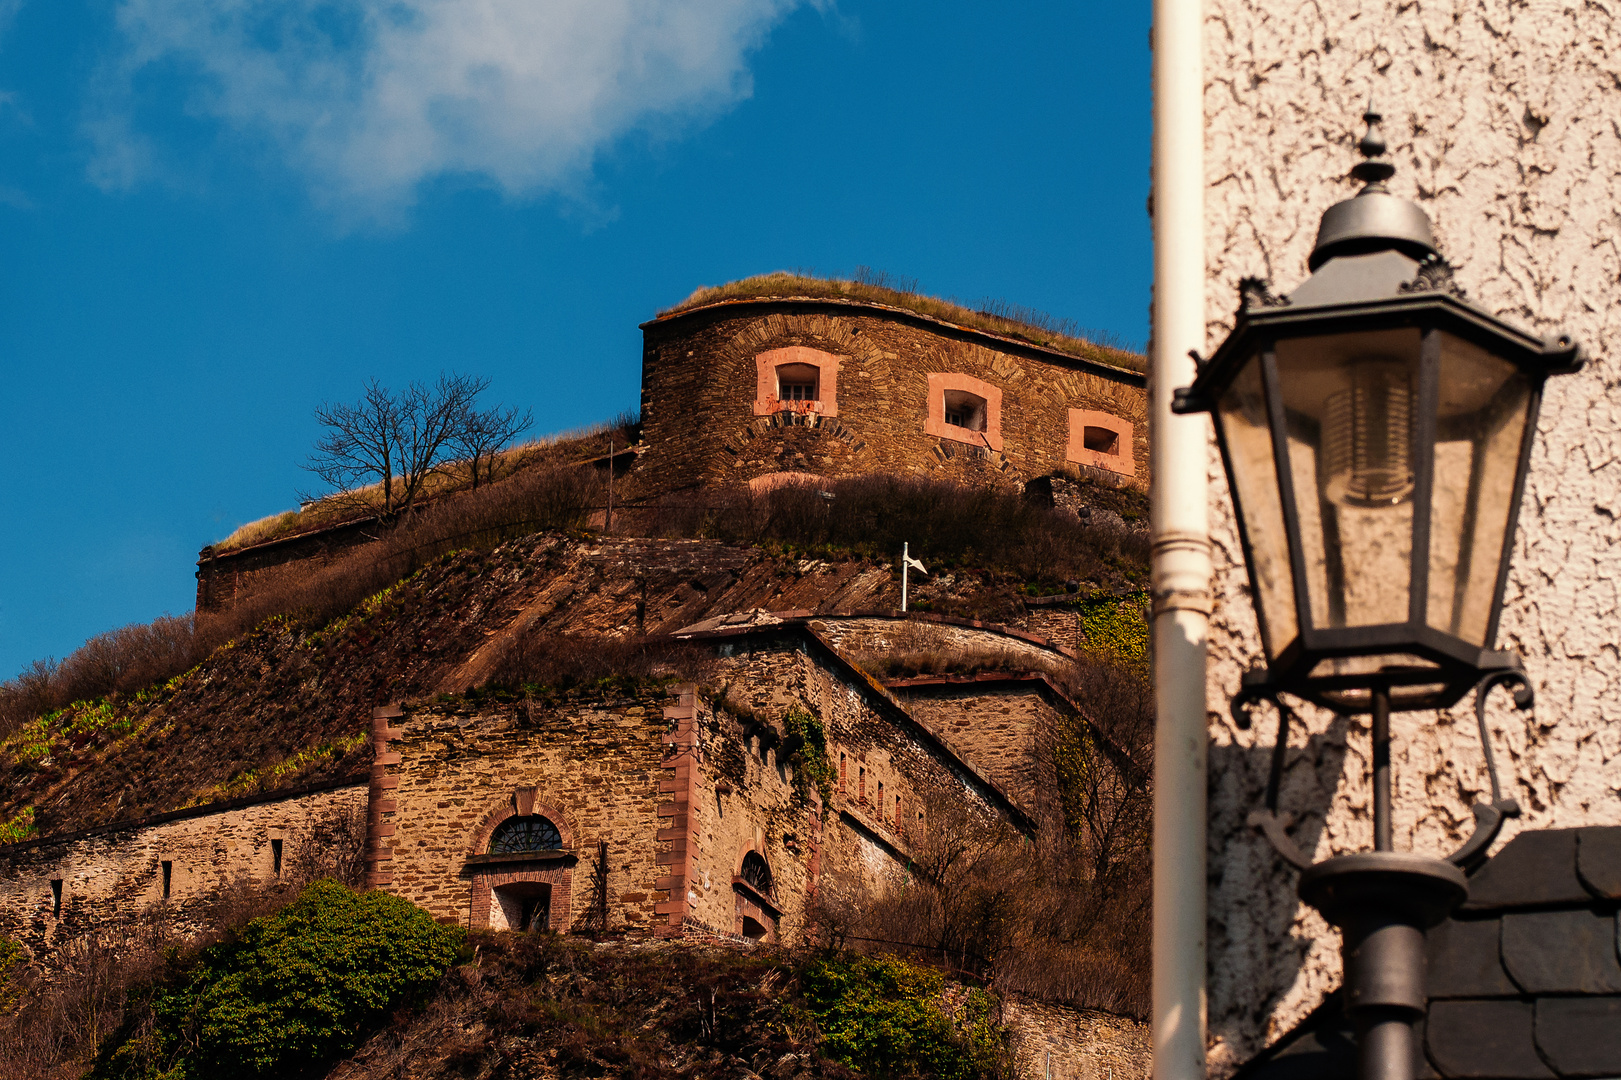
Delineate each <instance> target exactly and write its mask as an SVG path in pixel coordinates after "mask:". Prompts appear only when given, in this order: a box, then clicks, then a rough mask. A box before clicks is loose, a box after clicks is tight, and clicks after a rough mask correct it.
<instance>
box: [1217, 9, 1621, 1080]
mask: <svg viewBox="0 0 1621 1080" xmlns="http://www.w3.org/2000/svg"><path fill="white" fill-rule="evenodd" d="M1205 10H1206V21H1205V60H1206V69H1205V70H1206V94H1205V111H1206V175H1207V177H1208V189H1207V195H1206V198H1207V202H1206V229H1207V241H1208V245H1209V246H1208V252H1209V256H1208V257H1209V277H1208V281H1209V291H1208V307H1207V310H1208V316H1209V327H1210V342H1209V344H1210V347H1211V348H1213V347H1214V346H1215V344H1216V343H1218V342H1219V341H1220V339H1221V337H1222V336H1223V335H1224V334H1225V333H1226V331H1227V329H1228V328H1229V327H1230V325H1231V315H1232V312H1233V309H1234V307H1235V303H1236V299H1237V292H1236V288H1237V283H1238V280H1239V278H1240V277H1242V276H1244V275H1246V274H1258V275H1264V276H1270V277H1271V278H1272V279H1273V282H1274V284H1275V285H1276V286H1277V287H1279V288H1280V289H1282V290H1288V289H1291V288H1293V287H1294V286H1295V285H1296V284H1298V283H1299V282H1300V281H1301V280H1302V279H1303V278H1304V277H1305V273H1306V267H1305V261H1306V256H1307V253H1308V251H1309V250H1310V248H1311V244H1312V240H1313V238H1314V236H1315V233H1316V229H1317V222H1318V218H1319V216H1320V215H1321V213H1322V211H1323V209H1324V208H1326V207H1327V206H1328V205H1329V204H1331V203H1333V202H1335V201H1337V200H1339V199H1342V198H1346V197H1348V196H1350V195H1351V194H1352V193H1353V191H1354V188H1355V185H1354V184H1353V183H1352V182H1351V181H1350V180H1349V179H1348V178H1347V176H1346V174H1347V171H1348V169H1349V168H1350V166H1351V165H1352V164H1353V162H1354V160H1355V156H1354V151H1353V149H1352V143H1353V142H1354V140H1355V139H1356V138H1357V136H1358V135H1359V134H1360V130H1361V125H1360V123H1359V122H1358V120H1357V117H1358V115H1359V114H1360V113H1361V112H1362V109H1363V106H1364V104H1365V102H1366V100H1367V96H1368V92H1369V88H1370V86H1371V87H1372V88H1373V89H1374V91H1375V92H1376V94H1377V96H1378V100H1379V104H1380V107H1381V110H1382V111H1383V112H1384V113H1385V116H1386V123H1385V131H1386V135H1387V138H1388V141H1389V143H1390V147H1391V157H1392V160H1394V161H1395V163H1396V164H1397V165H1398V167H1399V172H1398V173H1397V175H1396V178H1395V180H1394V181H1393V182H1392V185H1391V186H1392V190H1393V191H1395V192H1396V193H1398V194H1401V195H1404V196H1407V197H1410V198H1416V199H1417V200H1418V201H1419V202H1420V204H1421V205H1423V206H1424V208H1425V209H1426V210H1427V211H1428V212H1429V214H1430V216H1431V218H1432V219H1433V220H1434V222H1435V226H1436V234H1437V239H1438V240H1439V243H1440V246H1441V248H1442V250H1443V252H1444V253H1445V254H1447V255H1448V256H1449V257H1450V258H1451V259H1452V260H1453V262H1454V263H1455V264H1457V265H1458V266H1459V267H1460V272H1459V279H1460V281H1461V283H1462V285H1463V286H1464V287H1465V288H1466V289H1467V290H1468V291H1469V293H1470V295H1471V296H1472V297H1473V298H1474V299H1475V300H1476V301H1477V302H1478V303H1480V304H1482V305H1483V306H1484V307H1486V308H1487V309H1489V310H1491V311H1494V312H1497V313H1498V314H1500V315H1502V316H1504V317H1507V318H1510V319H1512V320H1515V321H1517V322H1519V323H1521V324H1523V325H1526V326H1528V327H1529V328H1532V329H1534V330H1535V331H1537V332H1539V333H1548V332H1551V331H1553V330H1555V329H1556V328H1557V329H1560V330H1569V331H1571V332H1572V333H1574V334H1575V335H1576V336H1577V337H1578V339H1579V340H1581V341H1582V342H1583V343H1585V344H1586V345H1587V347H1588V349H1589V350H1590V352H1591V354H1592V358H1593V359H1592V362H1591V364H1590V366H1589V367H1588V369H1587V370H1586V371H1585V372H1583V373H1582V374H1580V375H1576V376H1571V377H1566V378H1562V379H1557V380H1554V381H1553V382H1551V383H1550V385H1549V392H1548V395H1547V398H1546V400H1545V404H1544V407H1543V414H1542V421H1541V424H1540V430H1539V437H1538V443H1537V447H1536V451H1535V454H1534V457H1533V465H1532V473H1531V478H1530V483H1529V486H1528V490H1527V494H1526V499H1525V502H1524V504H1523V507H1522V510H1521V519H1520V533H1519V538H1518V541H1517V544H1516V549H1515V561H1514V571H1513V576H1512V578H1511V580H1510V583H1509V587H1508V600H1507V604H1506V609H1505V614H1504V618H1503V624H1502V631H1501V634H1500V637H1499V645H1500V646H1501V647H1505V648H1512V649H1516V650H1518V651H1519V652H1520V653H1521V654H1522V655H1523V656H1524V658H1525V662H1526V666H1527V668H1528V669H1529V671H1530V673H1531V676H1532V679H1533V681H1534V683H1535V686H1536V692H1537V707H1536V710H1535V714H1534V716H1525V715H1523V714H1518V713H1515V712H1513V710H1512V709H1510V708H1507V707H1505V706H1503V705H1502V704H1501V703H1499V704H1498V705H1497V707H1495V708H1494V709H1493V712H1492V726H1493V731H1494V737H1495V739H1496V740H1497V741H1496V745H1497V747H1498V751H1499V755H1500V761H1501V762H1502V763H1503V764H1504V765H1505V766H1506V767H1507V768H1508V769H1509V770H1511V771H1512V774H1513V776H1514V777H1515V778H1516V782H1515V784H1514V785H1513V788H1514V791H1513V793H1514V795H1515V796H1516V797H1517V798H1518V799H1519V800H1520V802H1521V805H1522V806H1524V807H1525V809H1526V816H1525V817H1524V818H1523V819H1522V820H1521V822H1519V823H1518V824H1517V825H1515V824H1512V823H1511V825H1510V829H1509V830H1508V833H1507V835H1513V832H1514V830H1515V829H1516V828H1546V827H1557V826H1572V825H1582V824H1613V823H1616V822H1621V802H1618V798H1617V795H1618V791H1621V664H1618V654H1617V639H1618V637H1621V635H1618V633H1617V630H1618V624H1621V620H1618V616H1617V611H1616V607H1617V580H1618V579H1621V548H1618V541H1621V531H1618V526H1617V520H1616V518H1617V514H1618V513H1621V482H1618V481H1621V439H1618V437H1617V430H1618V427H1621V409H1618V401H1621V398H1618V392H1617V391H1616V390H1615V389H1614V387H1615V383H1616V380H1617V375H1618V368H1617V364H1616V361H1615V359H1614V357H1615V356H1616V353H1617V346H1618V345H1621V309H1618V307H1617V304H1616V299H1617V295H1616V294H1617V286H1616V282H1617V280H1618V277H1621V249H1618V246H1617V245H1618V239H1621V220H1618V216H1617V210H1616V207H1617V206H1618V205H1621V199H1618V195H1621V190H1618V189H1621V128H1618V125H1617V121H1616V118H1617V117H1618V116H1621V28H1618V27H1617V26H1616V18H1617V13H1618V12H1621V8H1618V7H1617V6H1616V5H1615V4H1613V3H1609V2H1607V0H1579V2H1577V0H1530V2H1519V3H1511V2H1508V0H1484V2H1481V0H1419V2H1413V0H1400V2H1388V3H1377V2H1365V3H1360V4H1359V3H1356V2H1347V0H1334V2H1330V3H1324V4H1298V3H1294V2H1292V0H1208V3H1207V4H1206V9H1205ZM1212 479H1213V484H1212V490H1213V492H1214V495H1213V500H1212V507H1213V526H1214V539H1215V541H1216V545H1217V549H1216V559H1217V574H1218V576H1217V588H1218V590H1219V591H1218V595H1219V597H1220V602H1219V607H1218V609H1217V612H1216V617H1215V622H1214V627H1213V636H1212V641H1211V657H1212V668H1211V678H1210V684H1209V687H1210V707H1211V713H1210V725H1211V726H1210V735H1211V741H1212V747H1211V759H1210V760H1211V832H1210V1034H1211V1044H1212V1046H1211V1055H1212V1056H1211V1060H1212V1065H1213V1072H1214V1073H1215V1074H1217V1075H1222V1074H1224V1073H1226V1072H1230V1071H1231V1068H1232V1066H1233V1065H1235V1064H1236V1063H1238V1062H1241V1061H1243V1060H1245V1059H1246V1058H1248V1057H1249V1056H1250V1055H1252V1054H1253V1053H1254V1052H1255V1051H1256V1050H1257V1049H1259V1048H1260V1047H1261V1046H1262V1045H1264V1043H1266V1042H1270V1041H1272V1040H1274V1039H1275V1038H1277V1037H1278V1036H1279V1035H1281V1034H1283V1033H1284V1032H1286V1031H1287V1030H1289V1029H1290V1028H1291V1027H1292V1026H1293V1025H1294V1024H1295V1023H1297V1022H1298V1021H1299V1020H1300V1019H1301V1018H1302V1017H1304V1016H1305V1015H1306V1013H1307V1012H1308V1011H1310V1009H1311V1008H1312V1007H1313V1006H1315V1005H1316V1004H1317V1003H1318V1002H1319V1001H1320V1000H1321V998H1322V997H1323V995H1324V994H1325V993H1327V992H1328V991H1330V990H1331V989H1333V988H1334V987H1335V986H1337V985H1338V983H1339V978H1340V965H1339V957H1338V938H1337V935H1335V934H1334V933H1333V932H1332V931H1331V930H1330V929H1329V928H1328V927H1327V926H1326V925H1325V924H1324V923H1323V922H1322V920H1321V919H1320V918H1319V917H1318V916H1317V915H1316V914H1315V912H1310V911H1307V910H1305V909H1303V908H1302V907H1301V906H1300V905H1299V904H1298V903H1297V902H1296V900H1295V895H1294V885H1295V879H1296V876H1295V874H1294V873H1293V872H1292V871H1289V870H1287V869H1286V868H1285V867H1283V866H1282V865H1281V864H1280V862H1279V861H1278V860H1277V859H1276V858H1275V857H1273V855H1272V853H1271V852H1270V850H1269V849H1268V848H1267V847H1266V846H1265V844H1264V842H1263V841H1262V840H1261V839H1260V838H1259V837H1257V836H1255V835H1253V834H1252V833H1250V832H1249V831H1248V830H1247V829H1246V828H1244V826H1243V818H1244V815H1245V813H1246V812H1247V811H1248V809H1249V808H1250V807H1252V806H1254V805H1256V804H1257V803H1258V801H1259V799H1260V795H1261V792H1262V790H1263V785H1264V781H1265V765H1266V762H1265V757H1266V753H1265V748H1266V746H1268V745H1269V744H1270V741H1271V728H1272V721H1271V718H1270V717H1268V718H1267V719H1266V720H1265V722H1264V724H1262V725H1259V727H1258V730H1257V731H1255V732H1250V733H1246V732H1240V731H1238V730H1236V729H1235V728H1234V727H1233V725H1232V724H1231V722H1230V721H1229V720H1228V718H1227V714H1226V702H1227V700H1228V697H1229V695H1230V694H1231V693H1232V692H1233V690H1234V689H1235V688H1236V687H1237V685H1238V679H1239V674H1240V671H1241V670H1242V668H1243V667H1244V666H1246V665H1247V664H1248V662H1249V661H1250V659H1251V658H1252V657H1254V656H1256V655H1257V654H1258V653H1259V651H1260V646H1259V640H1258V638H1257V636H1256V633H1255V623H1254V617H1253V613H1252V610H1251V608H1250V606H1249V601H1248V597H1247V582H1246V579H1245V576H1244V572H1243V568H1242V564H1241V555H1240V551H1239V548H1238V545H1237V542H1236V537H1235V534H1234V532H1233V528H1232V517H1231V510H1230V505H1229V503H1228V501H1227V498H1226V494H1225V488H1224V486H1223V485H1222V483H1221V479H1220V476H1219V468H1217V467H1216V465H1215V461H1214V456H1212ZM1501 696H1502V697H1503V698H1504V699H1505V700H1506V698H1507V695H1506V694H1503V695H1501ZM1466 705H1467V703H1466ZM1307 716H1308V717H1309V725H1308V726H1309V732H1308V733H1306V734H1304V735H1300V734H1297V736H1296V739H1295V740H1294V742H1295V745H1296V750H1295V752H1294V753H1293V754H1292V755H1291V758H1290V760H1289V766H1288V774H1287V782H1286V785H1285V788H1284V802H1285V803H1286V807H1287V808H1288V809H1293V810H1295V811H1296V812H1306V813H1307V815H1308V816H1307V818H1306V820H1305V821H1304V822H1303V823H1302V824H1301V826H1299V827H1298V828H1297V830H1296V832H1297V838H1299V839H1300V840H1302V842H1303V846H1304V847H1305V848H1306V849H1307V850H1310V849H1311V848H1312V847H1313V846H1314V845H1315V847H1316V851H1317V855H1318V857H1319V858H1321V857H1325V856H1327V855H1329V854H1333V853H1338V852H1344V851H1349V850H1353V849H1356V848H1360V847H1364V846H1366V845H1367V844H1368V843H1369V841H1370V839H1371V823H1370V812H1369V806H1368V785H1367V782H1366V779H1365V777H1366V772H1367V766H1368V751H1367V734H1366V728H1365V725H1363V724H1361V723H1351V724H1348V723H1347V722H1345V721H1342V720H1337V719H1334V718H1332V717H1330V716H1328V715H1326V714H1322V713H1309V712H1308V713H1307ZM1393 726H1394V730H1395V733H1396V740H1397V742H1396V750H1395V756H1394V768H1395V774H1396V785H1397V786H1396V806H1397V819H1396V830H1397V846H1398V847H1399V848H1401V847H1411V848H1413V849H1414V850H1417V851H1420V852H1425V853H1430V854H1437V855H1439V854H1442V853H1444V852H1445V851H1446V850H1448V849H1450V847H1451V846H1453V845H1454V844H1455V843H1456V842H1457V841H1459V840H1460V839H1461V838H1462V837H1463V835H1464V834H1465V833H1466V832H1467V826H1468V823H1469V820H1470V818H1469V813H1468V810H1467V806H1468V804H1469V803H1470V802H1471V801H1473V800H1474V799H1476V798H1478V797H1480V796H1481V795H1482V794H1483V793H1484V791H1485V778H1484V769H1483V766H1482V762H1481V756H1480V750H1479V747H1478V745H1477V740H1476V738H1475V736H1474V735H1473V734H1472V718H1467V719H1466V714H1465V712H1464V710H1463V709H1459V710H1455V711H1454V712H1452V713H1451V714H1449V715H1444V716H1440V717H1437V716H1436V715H1435V714H1434V713H1413V714H1405V715H1400V716H1397V717H1396V718H1395V722H1394V725H1393Z"/></svg>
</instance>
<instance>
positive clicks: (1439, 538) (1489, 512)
mask: <svg viewBox="0 0 1621 1080" xmlns="http://www.w3.org/2000/svg"><path fill="white" fill-rule="evenodd" d="M1531 391H1532V387H1531V381H1530V379H1529V378H1527V376H1526V375H1525V373H1524V372H1522V371H1520V370H1519V369H1518V368H1516V367H1515V366H1514V365H1513V364H1511V363H1509V362H1508V361H1507V360H1503V359H1501V358H1499V357H1496V356H1493V355H1492V354H1491V353H1489V352H1487V351H1486V350H1485V349H1482V348H1481V347H1480V346H1478V345H1475V344H1473V343H1472V342H1468V341H1465V340H1463V339H1462V338H1458V337H1454V336H1453V335H1451V334H1445V333H1443V334H1441V371H1440V395H1439V400H1438V402H1437V405H1438V410H1437V417H1436V421H1437V422H1436V445H1435V494H1434V497H1433V499H1432V501H1431V506H1432V509H1431V511H1430V588H1429V607H1428V613H1427V619H1428V622H1429V624H1430V626H1432V627H1434V628H1435V629H1437V630H1441V631H1444V632H1445V633H1448V634H1451V635H1453V636H1454V637H1458V638H1462V639H1463V640H1464V641H1467V642H1469V643H1470V644H1471V645H1479V646H1482V647H1484V646H1488V645H1490V644H1491V642H1489V641H1487V640H1486V633H1487V631H1488V629H1489V628H1490V625H1491V616H1492V608H1493V607H1494V606H1495V604H1496V602H1497V578H1498V571H1499V570H1500V569H1501V567H1502V559H1503V546H1504V544H1503V542H1504V539H1505V536H1506V534H1507V532H1508V525H1509V519H1510V518H1511V516H1512V513H1513V510H1514V507H1513V504H1512V500H1513V498H1514V488H1515V481H1516V478H1517V476H1518V473H1519V468H1520V445H1521V442H1522V440H1523V439H1524V437H1525V426H1526V423H1527V422H1528V420H1529V414H1530V409H1531V400H1532V392H1531Z"/></svg>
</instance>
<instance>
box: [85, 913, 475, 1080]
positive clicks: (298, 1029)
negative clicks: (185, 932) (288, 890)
mask: <svg viewBox="0 0 1621 1080" xmlns="http://www.w3.org/2000/svg"><path fill="white" fill-rule="evenodd" d="M461 940H462V931H461V930H460V929H459V928H451V927H444V926H440V925H438V924H437V923H435V922H434V921H433V920H432V919H431V918H430V917H429V916H428V914H427V913H426V912H424V911H423V910H422V909H420V908H418V907H416V906H415V905H414V904H412V903H410V902H409V901H407V900H402V899H400V898H398V897H394V896H389V895H387V894H386V893H380V892H369V893H362V894H356V893H354V892H351V891H350V890H349V889H346V888H344V887H343V886H342V885H339V884H338V883H337V882H334V881H318V882H316V883H315V884H313V885H311V886H309V887H308V888H307V889H305V890H304V892H303V893H302V894H301V895H300V896H299V898H298V899H297V900H296V901H294V902H293V903H292V904H289V905H288V906H287V907H285V908H283V909H282V910H281V911H279V912H277V913H276V914H275V915H270V916H267V917H265V918H262V919H255V920H254V921H253V922H250V923H249V924H248V925H247V927H246V928H244V930H243V931H242V933H241V935H240V936H239V937H238V938H236V940H234V941H228V942H225V943H222V944H220V945H215V946H213V947H211V948H209V949H206V950H204V952H203V953H202V955H201V956H200V957H199V958H198V960H197V962H196V964H195V965H194V966H192V967H191V968H190V969H189V970H188V971H186V972H184V973H183V974H182V975H180V976H179V977H178V979H177V980H176V984H175V985H172V986H170V987H169V988H166V989H163V990H161V991H159V992H158V993H157V994H156V996H155V997H154V999H153V1002H152V1025H151V1028H150V1030H149V1031H148V1032H146V1033H141V1034H139V1035H137V1033H136V1032H135V1031H134V1030H130V1031H129V1033H128V1036H127V1037H126V1040H125V1041H124V1042H123V1043H122V1045H118V1046H110V1047H108V1048H105V1049H104V1050H103V1053H102V1056H101V1058H100V1059H98V1061H97V1063H96V1068H95V1069H94V1071H93V1072H92V1074H91V1075H92V1077H96V1078H101V1077H106V1078H109V1080H112V1078H118V1080H137V1078H140V1080H157V1078H162V1080H203V1078H205V1077H207V1078H211V1080H213V1078H226V1077H270V1076H274V1077H283V1076H292V1075H297V1074H298V1073H300V1072H302V1071H304V1070H306V1069H308V1068H310V1067H312V1066H314V1065H317V1064H319V1063H321V1062H323V1061H327V1060H330V1059H331V1058H333V1057H335V1056H337V1055H340V1054H343V1053H346V1052H348V1051H350V1050H353V1049H354V1048H355V1047H356V1046H358V1045H359V1044H360V1043H361V1041H362V1040H363V1039H364V1038H365V1036H366V1035H367V1034H369V1032H370V1030H371V1029H373V1028H375V1027H376V1026H377V1025H378V1024H379V1023H380V1022H381V1021H383V1020H384V1019H386V1018H387V1017H388V1015H389V1014H390V1013H391V1012H392V1011H393V1010H394V1009H396V1008H398V1007H400V1006H401V1005H408V1004H411V1003H413V1002H415V1001H418V1000H420V999H421V998H423V997H424V996H425V995H426V994H427V993H428V992H429V991H430V990H432V989H433V987H434V985H435V983H436V982H437V981H438V979H439V977H440V976H441V975H443V974H444V972H445V970H446V969H447V968H448V967H449V966H450V964H451V962H452V961H453V960H454V959H455V957H456V952H457V949H458V948H459V947H460V944H461Z"/></svg>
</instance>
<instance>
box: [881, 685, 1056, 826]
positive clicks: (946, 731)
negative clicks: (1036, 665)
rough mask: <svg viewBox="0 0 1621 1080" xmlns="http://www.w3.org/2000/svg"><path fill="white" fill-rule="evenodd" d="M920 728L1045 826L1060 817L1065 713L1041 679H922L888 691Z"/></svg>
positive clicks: (1054, 695)
mask: <svg viewBox="0 0 1621 1080" xmlns="http://www.w3.org/2000/svg"><path fill="white" fill-rule="evenodd" d="M887 685H888V687H889V689H890V690H892V691H893V692H894V693H895V694H896V695H897V696H898V697H899V698H900V699H901V702H902V703H903V704H904V705H905V706H906V708H907V710H908V711H910V712H911V714H912V715H913V716H915V717H916V718H917V719H918V720H919V721H920V722H921V723H923V724H926V725H928V727H929V728H930V730H932V731H934V732H935V733H936V734H938V735H939V736H940V737H941V738H942V739H944V740H945V741H946V742H948V743H949V744H951V746H953V747H954V748H956V749H957V751H958V753H960V754H962V755H963V756H964V757H966V758H968V759H969V760H970V761H972V762H973V763H974V764H975V765H978V766H979V767H980V768H981V769H982V770H984V772H985V774H986V775H987V776H989V777H990V778H991V779H992V780H994V781H996V783H997V784H998V786H1000V787H1001V788H1002V790H1003V791H1006V792H1007V793H1008V794H1009V795H1011V796H1013V798H1015V799H1017V800H1018V801H1019V803H1020V805H1022V806H1026V807H1028V808H1030V809H1031V810H1032V811H1033V812H1035V813H1037V814H1039V815H1041V817H1043V818H1047V817H1049V816H1050V815H1051V814H1053V812H1054V811H1055V809H1056V806H1055V805H1053V804H1052V796H1053V793H1054V791H1055V790H1056V786H1057V777H1056V775H1055V773H1054V771H1053V758H1052V747H1053V742H1054V740H1055V739H1056V738H1057V736H1058V734H1059V729H1060V726H1061V725H1062V723H1063V713H1064V712H1065V711H1068V708H1067V705H1064V704H1063V703H1062V699H1061V698H1059V696H1058V695H1057V694H1056V693H1055V692H1054V691H1053V689H1052V688H1051V687H1050V686H1049V685H1048V684H1047V683H1046V681H1045V680H1043V679H1042V678H1040V677H1039V676H1008V675H1003V674H995V675H989V676H987V677H984V678H977V679H976V678H973V677H968V678H961V679H957V678H950V677H940V678H918V679H902V680H898V681H895V682H890V683H888V684H887Z"/></svg>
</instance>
